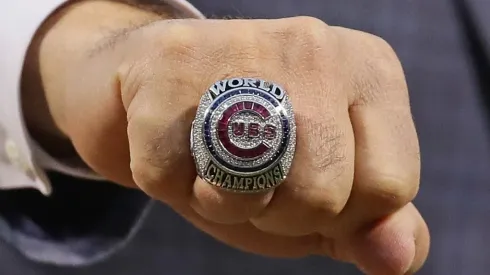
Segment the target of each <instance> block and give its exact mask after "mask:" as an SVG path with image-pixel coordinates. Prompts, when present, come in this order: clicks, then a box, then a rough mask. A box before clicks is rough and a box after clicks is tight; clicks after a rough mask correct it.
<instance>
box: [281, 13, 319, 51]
mask: <svg viewBox="0 0 490 275" xmlns="http://www.w3.org/2000/svg"><path fill="white" fill-rule="evenodd" d="M291 23H292V25H291V27H290V28H291V29H292V31H293V33H294V36H292V38H293V39H298V38H299V39H300V41H301V43H302V46H304V48H305V49H306V50H307V51H311V50H314V51H316V50H318V49H322V48H324V47H325V46H326V45H327V42H328V39H327V38H328V35H327V32H328V25H327V24H325V23H324V22H323V21H321V20H320V19H317V18H314V17H308V16H304V17H298V18H296V19H295V20H293V22H291Z"/></svg>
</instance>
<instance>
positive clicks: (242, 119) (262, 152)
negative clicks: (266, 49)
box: [191, 78, 296, 193]
mask: <svg viewBox="0 0 490 275" xmlns="http://www.w3.org/2000/svg"><path fill="white" fill-rule="evenodd" d="M295 147H296V124H295V120H294V113H293V108H292V106H291V102H290V101H289V98H288V96H287V95H286V92H285V91H284V89H283V88H281V87H280V86H278V85H277V84H274V83H272V82H268V81H264V80H261V79H255V78H233V79H226V80H222V81H218V82H216V83H215V84H214V85H213V86H211V87H210V88H209V90H208V91H207V92H206V93H205V94H204V95H203V96H202V98H201V101H200V103H199V107H198V109H197V115H196V118H195V120H194V122H193V123H192V131H191V152H192V155H193V157H194V160H195V162H196V168H197V174H198V175H199V176H200V177H201V178H202V179H203V180H205V181H206V182H208V183H210V184H212V185H214V186H216V187H219V188H222V189H225V190H230V191H235V192H245V193H250V192H259V191H265V190H269V189H271V188H274V187H277V186H278V185H279V184H280V183H281V182H282V181H284V179H285V178H286V175H287V174H288V172H289V169H290V167H291V162H292V160H293V156H294V150H295Z"/></svg>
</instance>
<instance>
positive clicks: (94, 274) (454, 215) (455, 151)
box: [0, 0, 490, 275]
mask: <svg viewBox="0 0 490 275" xmlns="http://www.w3.org/2000/svg"><path fill="white" fill-rule="evenodd" d="M190 2H191V3H193V4H194V5H196V7H197V8H198V9H200V10H201V11H203V12H204V13H205V14H206V15H207V16H209V17H214V18H220V17H225V16H226V17H230V16H232V17H245V18H279V17H287V16H295V15H310V16H315V17H318V18H321V19H323V20H324V21H325V22H327V23H328V24H330V25H340V26H344V27H348V28H354V29H359V30H362V31H366V32H370V33H373V34H376V35H378V36H381V37H382V38H384V39H385V40H387V41H388V42H389V43H390V44H391V45H392V46H393V47H394V49H395V50H396V52H397V53H398V55H399V57H400V59H401V61H402V64H403V67H404V69H405V72H406V77H407V81H408V84H409V88H410V93H411V101H412V108H413V115H414V118H415V122H416V126H417V130H418V133H419V138H420V144H421V150H422V181H421V190H420V193H419V196H418V198H417V200H416V205H417V206H418V207H419V209H420V210H421V212H422V214H423V216H424V217H425V218H426V220H427V222H428V225H429V228H430V231H431V235H432V246H431V252H430V255H429V259H428V262H427V264H426V265H425V267H424V269H423V270H422V271H421V272H420V273H419V274H427V275H434V274H435V275H438V274H441V275H462V274H465V275H480V274H481V275H483V274H488V270H490V241H489V237H488V232H490V183H489V181H490V148H489V140H490V139H489V133H488V129H490V124H489V123H490V122H489V121H488V120H487V116H486V107H485V106H486V105H485V102H486V98H487V97H488V94H490V90H489V88H490V85H489V84H488V83H489V79H490V70H489V67H490V64H489V62H488V61H489V60H488V53H489V52H490V47H489V45H490V44H489V43H488V42H489V41H490V40H489V38H490V18H489V16H488V14H490V1H489V0H468V1H466V2H463V1H457V0H454V1H451V0H431V1H423V0H404V1H393V0H369V1H365V0H344V1H333V0H194V1H190ZM463 3H466V4H467V6H465V5H463ZM466 8H468V9H466ZM487 93H488V94H487ZM90 196H96V195H95V194H91V195H90ZM126 207H127V208H130V207H131V205H128V206H126ZM108 211H109V209H108V208H104V206H100V208H98V209H97V211H96V212H95V213H94V215H99V216H102V217H104V216H109V212H108ZM120 211H124V208H123V209H121V210H120ZM97 222H98V223H99V224H98V227H104V219H103V218H102V219H98V221H97ZM19 267H20V268H19ZM0 274H2V275H82V274H83V275H85V274H90V275H108V274H117V275H126V274H127V275H129V274H131V275H133V274H148V275H150V274H162V275H163V274H169V275H228V274H233V275H241V274H243V275H245V274H247V275H250V274H258V275H261V274H264V275H276V274H278V275H279V274H280V275H309V274H311V275H315V274H334V275H337V274H338V275H344V274H345V275H350V274H360V273H359V272H357V271H356V270H355V269H354V268H353V267H351V266H349V265H343V264H338V263H334V262H332V261H330V260H328V259H325V258H320V257H315V258H308V259H301V260H277V259H266V258H262V257H258V256H254V255H250V254H245V253H242V252H239V251H236V250H234V249H231V248H228V247H226V246H224V245H222V244H220V243H218V242H216V241H215V240H213V239H211V238H210V237H208V236H206V235H205V234H203V233H201V232H199V231H198V230H196V229H194V228H193V227H192V226H191V225H189V224H188V223H187V222H186V221H184V220H183V219H182V218H180V217H179V216H177V215H176V214H174V213H173V212H172V211H171V210H169V209H168V208H167V207H165V206H164V205H161V204H160V203H152V206H151V207H150V208H148V212H147V217H146V219H144V221H143V222H142V224H141V225H140V229H139V230H137V231H135V234H134V236H133V238H132V239H131V240H130V241H129V243H128V244H127V245H126V246H125V247H124V248H122V249H121V250H120V251H118V252H116V253H115V254H114V255H113V256H112V257H110V258H109V259H107V260H105V261H102V262H99V263H96V264H94V265H92V266H89V267H86V268H82V269H74V268H69V267H65V268H59V267H58V268H55V267H51V266H46V265H40V264H35V263H33V262H30V261H27V260H26V259H25V258H24V257H22V256H21V255H20V254H19V253H17V252H16V251H13V250H12V249H10V248H9V247H8V246H7V245H1V244H0Z"/></svg>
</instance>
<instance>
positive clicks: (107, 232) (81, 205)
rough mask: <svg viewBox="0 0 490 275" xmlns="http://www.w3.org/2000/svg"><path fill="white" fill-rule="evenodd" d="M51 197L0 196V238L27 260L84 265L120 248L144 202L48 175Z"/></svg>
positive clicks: (105, 185)
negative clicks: (51, 190) (50, 184)
mask: <svg viewBox="0 0 490 275" xmlns="http://www.w3.org/2000/svg"><path fill="white" fill-rule="evenodd" d="M48 175H49V178H50V180H51V182H52V184H53V194H52V195H51V196H50V197H46V196H43V195H42V194H40V193H39V192H38V191H35V190H12V191H0V238H2V239H3V240H4V241H5V242H7V243H8V244H9V245H11V246H12V247H13V248H14V249H18V250H19V251H20V252H21V253H22V254H24V255H25V256H26V257H27V258H29V259H31V260H34V261H39V262H43V263H49V264H56V265H86V264H90V263H94V262H96V261H99V260H102V259H104V258H106V257H108V256H109V255H110V254H111V253H113V252H114V251H117V249H118V248H121V247H122V246H123V245H124V244H125V243H126V242H127V241H128V240H129V239H130V237H131V236H132V235H133V233H134V232H135V231H136V230H137V229H138V225H139V224H140V221H141V220H142V219H143V218H144V216H145V213H146V212H147V210H148V209H149V207H150V205H151V202H150V199H149V198H148V197H147V196H146V195H145V194H143V193H142V192H140V191H138V190H132V189H127V188H124V187H120V186H118V185H116V184H112V183H109V182H100V181H88V180H82V179H78V178H73V177H70V176H66V175H63V174H60V173H54V172H48Z"/></svg>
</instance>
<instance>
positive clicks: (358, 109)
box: [22, 1, 429, 275]
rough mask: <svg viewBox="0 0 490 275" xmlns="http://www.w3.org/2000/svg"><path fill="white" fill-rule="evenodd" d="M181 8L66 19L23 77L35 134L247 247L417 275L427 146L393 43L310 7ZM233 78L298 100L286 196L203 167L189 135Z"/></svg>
mask: <svg viewBox="0 0 490 275" xmlns="http://www.w3.org/2000/svg"><path fill="white" fill-rule="evenodd" d="M173 17H175V15H174V14H172V11H171V10H170V9H166V10H165V9H164V10H159V11H156V10H145V9H141V8H138V7H134V6H129V5H125V4H122V3H116V2H109V1H78V2H75V3H72V4H70V5H67V6H66V7H64V8H63V9H61V10H60V11H59V12H58V13H56V14H55V15H53V16H52V17H51V18H50V20H48V21H47V22H46V23H45V24H44V26H43V27H42V30H41V31H40V32H39V33H38V35H37V36H36V39H35V41H34V42H33V44H32V46H31V49H30V51H29V54H28V58H27V60H26V65H25V70H24V75H23V82H22V83H23V101H24V110H26V111H25V116H26V121H27V125H28V127H29V130H30V131H31V133H32V134H33V135H34V136H35V137H36V138H37V139H38V140H39V141H40V142H41V144H42V145H43V146H44V147H45V148H46V149H47V150H49V151H50V152H51V153H52V154H53V155H55V156H58V157H70V156H74V155H75V154H78V155H79V156H80V157H81V158H82V159H83V160H84V161H85V163H86V164H87V165H88V166H90V167H91V168H92V169H93V170H94V171H95V172H97V173H99V174H100V175H102V176H104V177H105V178H107V179H109V180H112V181H114V182H115V183H118V184H121V185H123V186H127V187H131V188H138V189H141V190H142V191H143V192H145V193H146V194H148V195H149V196H151V197H153V198H155V199H157V200H160V201H162V202H164V203H166V204H168V205H169V206H171V207H172V208H173V209H174V210H175V211H176V212H178V213H179V214H181V215H182V216H183V217H185V218H186V219H187V220H189V221H190V222H191V223H192V224H194V225H195V226H196V227H198V228H200V229H201V230H203V231H205V232H207V233H208V234H210V235H211V236H213V237H215V238H217V239H219V240H221V241H223V242H225V243H227V244H229V245H231V246H233V247H236V248H238V249H241V250H244V251H248V252H252V253H257V254H261V255H266V256H272V257H303V256H307V255H311V254H316V255H325V256H328V257H332V258H335V259H337V260H340V261H346V262H350V263H353V264H355V265H357V266H358V267H359V268H360V269H361V270H363V271H364V272H365V273H366V274H376V275H378V274H379V275H385V274H388V275H391V274H393V275H397V274H412V273H414V272H415V271H417V270H418V269H419V268H420V267H421V266H422V265H423V263H424V261H425V259H426V257H427V254H428V250H429V233H428V229H427V226H426V224H425V222H424V220H423V218H422V217H421V216H420V214H419V212H418V211H417V209H416V208H415V206H414V205H413V204H412V203H411V202H412V200H413V199H414V197H415V196H416V194H417V191H418V186H419V180H420V155H419V146H418V140H417V134H416V130H415V127H414V124H413V121H412V117H411V112H410V104H409V98H408V92H407V86H406V82H405V79H404V73H403V70H402V67H401V65H400V62H399V61H398V58H397V57H396V54H395V53H394V52H393V50H392V49H391V47H390V46H389V45H388V44H387V43H386V42H385V41H383V40H382V39H380V38H378V37H375V36H373V35H370V34H367V33H363V32H359V31H355V30H350V29H345V28H341V27H333V26H328V25H327V24H325V23H324V22H322V21H320V20H318V19H315V18H310V17H295V18H284V19H277V20H193V19H172V18H173ZM88 19H89V20H88ZM230 77H259V78H262V79H270V80H273V81H274V82H276V83H278V84H280V85H281V86H283V87H284V88H285V89H286V90H287V91H288V94H289V96H290V98H291V101H292V103H293V107H294V109H295V113H296V117H297V135H298V140H297V149H296V155H295V159H294V161H293V165H292V169H291V172H290V174H289V175H288V178H287V181H286V182H284V183H283V184H282V185H280V186H279V187H278V188H277V189H275V190H273V191H270V192H266V193H261V194H253V195H250V194H233V193H229V192H224V191H221V190H218V189H215V188H214V187H213V186H211V185H209V184H207V183H205V182H203V181H202V180H200V179H199V178H197V177H196V171H195V165H194V162H193V159H192V157H191V153H190V151H189V134H190V126H191V122H192V120H193V118H194V115H195V111H196V108H197V104H198V102H199V99H200V97H201V95H202V94H203V93H204V91H206V90H207V89H208V87H209V86H211V85H212V84H213V83H214V82H215V81H218V80H221V79H225V78H230Z"/></svg>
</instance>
